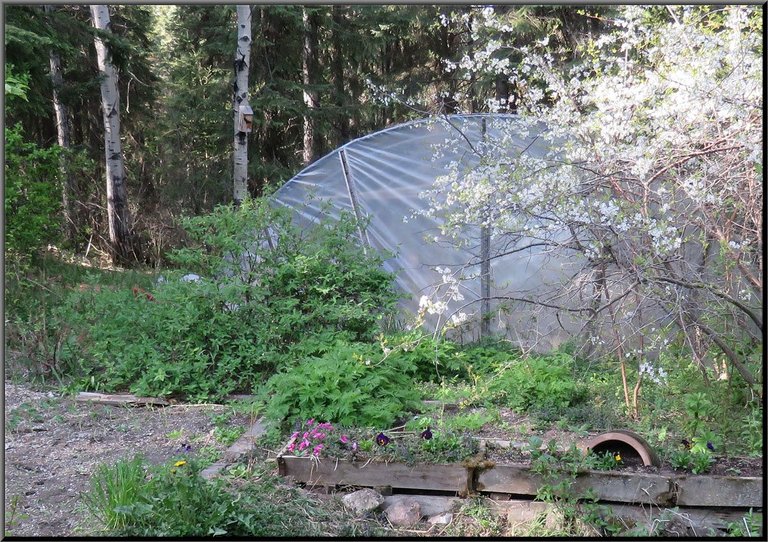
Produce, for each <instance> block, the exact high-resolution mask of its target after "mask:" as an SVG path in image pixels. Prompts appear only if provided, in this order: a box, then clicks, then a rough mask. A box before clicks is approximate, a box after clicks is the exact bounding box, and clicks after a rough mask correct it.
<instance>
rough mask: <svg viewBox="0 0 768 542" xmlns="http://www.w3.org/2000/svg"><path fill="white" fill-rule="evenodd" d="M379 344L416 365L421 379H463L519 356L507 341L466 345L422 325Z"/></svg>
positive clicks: (426, 380)
mask: <svg viewBox="0 0 768 542" xmlns="http://www.w3.org/2000/svg"><path fill="white" fill-rule="evenodd" d="M382 345H383V346H386V347H388V348H391V349H392V350H398V351H400V352H401V354H402V356H403V357H404V358H405V359H407V360H408V362H409V363H410V364H412V365H413V366H414V367H415V368H416V377H417V378H418V379H419V380H421V381H424V382H441V381H444V380H449V381H456V380H466V379H469V378H471V377H472V376H473V375H474V374H477V373H488V372H491V371H492V370H493V369H494V368H496V367H498V366H500V365H502V364H505V363H508V362H509V361H510V360H512V359H516V358H518V357H519V352H517V351H516V350H515V349H514V348H513V347H512V346H511V345H510V344H509V343H506V342H500V341H485V342H483V343H476V344H472V345H471V346H466V347H465V346H461V345H459V344H457V343H455V342H452V341H450V340H446V339H439V338H438V339H436V338H435V337H433V336H432V335H430V334H426V333H424V331H422V330H421V329H417V330H414V331H411V332H409V333H400V334H393V335H390V336H388V337H387V338H386V339H385V340H384V341H383V344H382Z"/></svg>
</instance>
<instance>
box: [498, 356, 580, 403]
mask: <svg viewBox="0 0 768 542" xmlns="http://www.w3.org/2000/svg"><path fill="white" fill-rule="evenodd" d="M489 388H490V390H491V392H492V393H494V394H495V395H496V396H497V397H498V398H499V400H500V401H502V402H503V403H504V404H505V405H507V406H509V407H510V408H513V409H515V410H518V411H525V410H530V409H540V410H543V409H557V410H562V409H565V408H566V407H569V406H571V405H574V404H576V403H578V402H579V401H581V400H582V399H583V398H584V397H585V394H586V387H585V386H584V385H583V384H582V383H579V382H577V381H576V380H575V379H574V376H573V357H572V356H570V355H569V354H565V353H563V352H555V353H552V354H549V355H546V356H535V357H534V356H531V357H528V358H525V359H521V360H515V361H513V362H511V363H509V364H506V365H504V366H503V367H501V368H500V369H499V370H498V371H497V372H496V373H495V374H494V375H493V378H492V379H491V382H490V385H489Z"/></svg>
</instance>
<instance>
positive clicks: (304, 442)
mask: <svg viewBox="0 0 768 542" xmlns="http://www.w3.org/2000/svg"><path fill="white" fill-rule="evenodd" d="M308 447H309V441H308V440H307V439H304V440H302V441H301V444H299V450H303V449H304V448H308Z"/></svg>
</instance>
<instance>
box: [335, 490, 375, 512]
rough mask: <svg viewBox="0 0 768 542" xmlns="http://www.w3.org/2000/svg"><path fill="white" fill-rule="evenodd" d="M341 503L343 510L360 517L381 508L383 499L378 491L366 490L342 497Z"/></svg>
mask: <svg viewBox="0 0 768 542" xmlns="http://www.w3.org/2000/svg"><path fill="white" fill-rule="evenodd" d="M341 502H342V503H344V507H345V508H347V509H348V510H351V511H352V512H354V513H355V514H357V515H359V516H361V515H363V514H365V513H366V512H372V511H373V510H376V509H377V508H378V507H379V506H381V503H383V502H384V497H382V496H381V493H379V492H378V491H374V490H373V489H370V488H366V489H361V490H359V491H355V492H353V493H348V494H347V495H344V496H343V497H342V498H341Z"/></svg>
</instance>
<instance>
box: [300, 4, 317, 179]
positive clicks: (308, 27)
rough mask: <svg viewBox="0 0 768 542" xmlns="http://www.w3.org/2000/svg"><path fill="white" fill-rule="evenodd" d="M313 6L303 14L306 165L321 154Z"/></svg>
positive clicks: (302, 61)
mask: <svg viewBox="0 0 768 542" xmlns="http://www.w3.org/2000/svg"><path fill="white" fill-rule="evenodd" d="M311 9H312V8H306V7H305V8H304V9H303V10H302V16H303V20H304V47H303V48H302V52H301V64H302V67H301V73H302V82H303V83H304V104H305V105H306V106H307V113H306V114H305V115H304V165H305V166H306V165H308V164H311V163H312V162H314V161H315V160H316V159H317V156H318V154H319V152H318V144H319V140H318V138H317V126H316V124H317V122H316V120H315V114H314V113H315V110H316V109H317V108H318V107H319V105H320V97H319V95H318V92H317V90H316V89H315V88H314V85H316V84H317V72H318V63H317V58H318V55H317V33H318V26H319V25H318V23H317V13H316V12H315V11H310V10H311Z"/></svg>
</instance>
